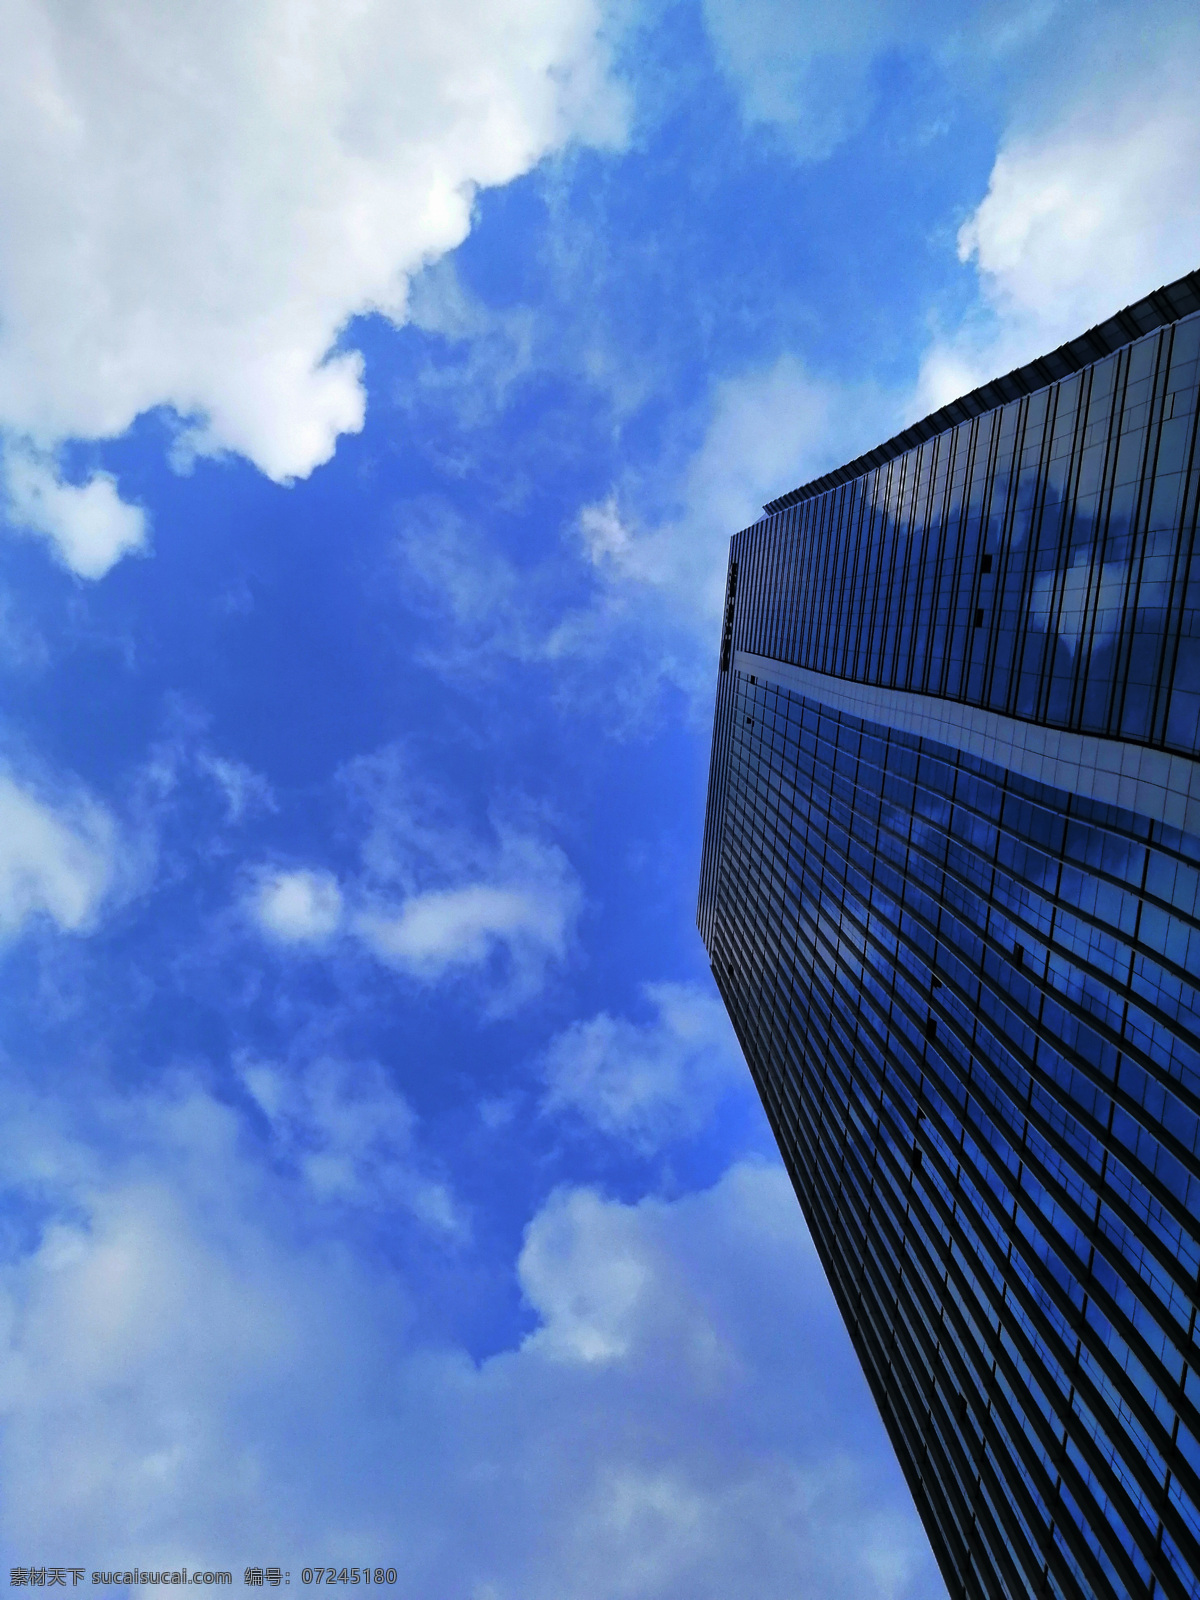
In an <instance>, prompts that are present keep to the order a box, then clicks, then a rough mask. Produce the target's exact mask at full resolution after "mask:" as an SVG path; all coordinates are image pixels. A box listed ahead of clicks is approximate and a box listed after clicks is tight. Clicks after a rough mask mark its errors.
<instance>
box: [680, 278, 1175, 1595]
mask: <svg viewBox="0 0 1200 1600" xmlns="http://www.w3.org/2000/svg"><path fill="white" fill-rule="evenodd" d="M1198 356H1200V274H1197V275H1193V276H1191V277H1189V278H1186V279H1182V280H1180V281H1179V282H1178V283H1175V284H1171V285H1169V286H1168V287H1167V288H1166V289H1162V290H1159V291H1158V292H1157V293H1155V294H1153V295H1150V296H1149V297H1148V298H1147V299H1145V300H1143V301H1140V302H1139V303H1138V304H1136V305H1134V306H1131V307H1130V308H1128V309H1127V310H1126V311H1124V312H1122V313H1120V314H1119V315H1118V316H1116V317H1114V318H1113V319H1112V320H1111V321H1109V322H1107V323H1104V324H1103V325H1101V326H1100V327H1098V328H1094V329H1092V330H1091V332H1089V333H1087V334H1085V335H1083V336H1082V337H1081V338H1079V339H1076V340H1073V341H1072V342H1071V343H1070V344H1068V345H1065V346H1064V347H1063V348H1062V349H1060V350H1057V351H1055V352H1054V353H1053V354H1052V355H1050V356H1047V357H1046V358H1045V359H1044V360H1041V361H1037V362H1034V363H1032V364H1031V365H1030V366H1027V367H1022V368H1020V369H1019V370H1018V371H1016V372H1013V373H1010V374H1009V375H1008V376H1007V377H1005V378H1002V379H999V380H997V381H996V382H995V383H992V384H989V385H987V386H986V387H985V388H983V389H980V390H976V391H975V392H974V393H972V394H970V395H967V396H966V397H965V398H964V399H962V400H960V401H957V402H955V403H954V404H953V405H950V406H947V407H946V408H945V409H944V410H942V411H939V412H937V413H936V414H935V415H933V416H931V417H929V418H927V419H926V420H925V421H924V422H921V423H919V424H917V425H916V426H915V427H913V428H910V429H908V430H907V431H906V432H905V433H903V434H901V435H899V436H898V437H897V438H895V439H892V440H891V441H889V442H888V443H887V444H885V445H883V446H881V447H880V448H879V449H877V450H874V451H872V452H871V453H870V454H869V455H866V456H863V457H862V458H860V459H859V460H856V461H853V462H851V463H850V464H849V465H848V466H846V467H843V468H842V469H840V470H839V471H837V472H832V473H829V474H828V475H827V476H826V477H823V478H820V479H817V480H816V481H815V482H813V483H810V484H808V485H806V486H805V487H804V488H801V489H797V490H796V491H794V492H793V493H791V494H788V495H785V496H784V497H783V498H782V499H779V500H776V501H773V502H772V503H771V504H770V505H768V506H767V507H766V508H765V509H766V513H767V514H766V516H765V517H764V518H763V519H762V520H761V521H759V522H757V523H755V524H754V526H753V527H750V528H747V529H745V530H744V531H743V532H741V533H739V534H737V535H736V536H735V537H734V539H733V541H732V544H731V549H730V560H729V575H728V587H727V592H726V609H725V619H724V631H723V635H722V640H721V655H720V669H719V673H718V687H717V707H716V722H715V732H714V738H713V754H712V768H711V774H710V780H709V794H708V811H707V818H706V825H705V838H704V859H703V867H702V880H701V889H700V902H699V924H700V930H701V933H702V935H703V938H704V941H705V944H706V945H707V948H708V951H709V954H710V957H711V960H712V965H713V971H714V973H715V975H716V980H717V983H718V985H719V987H720V990H721V993H722V995H723V997H724V999H725V1003H726V1005H727V1007H728V1009H729V1013H730V1016H731V1017H732V1019H733V1022H734V1025H735V1027H736V1029H737V1033H738V1036H739V1038H740V1040H741V1043H742V1047H743V1049H744V1051H745V1054H746V1059H747V1061H748V1062H749V1064H750V1068H751V1071H752V1072H753V1075H754V1078H755V1081H756V1083H757V1086H758V1090H759V1093H760V1094H761V1096H762V1100H763V1104H764V1106H765V1107H766V1110H767V1114H768V1116H769V1118H770V1120H771V1124H772V1126H773V1128H774V1131H775V1135H776V1138H777V1139H778V1141H779V1146H780V1149H781V1151H782V1153H783V1157H784V1160H785V1162H786V1163H787V1166H788V1170H789V1172H790V1174H791V1177H792V1181H793V1183H794V1185H795V1188H796V1193H797V1195H798V1196H799V1199H800V1204H801V1206H802V1207H803V1210H804V1215H805V1217H806V1218H807V1220H808V1224H809V1227H810V1229H811V1232H812V1235H813V1238H814V1240H815V1242H816V1245H817V1248H818V1250H819V1252H820V1255H821V1259H822V1261H823V1263H824V1266H825V1270H826V1272H827V1274H828V1276H829V1281H830V1283H831V1285H832V1287H833V1291H834V1294H835V1295H836V1297H837V1300H838V1303H839V1306H840V1308H841V1311H842V1314H843V1316H844V1318H845V1320H846V1325H847V1328H848V1329H849V1332H850V1336H851V1339H852V1340H853V1343H854V1346H855V1349H856V1350H857V1352H858V1355H859V1358H860V1359H861V1361H862V1364H863V1367H864V1369H865V1371H866V1375H867V1378H868V1380H869V1382H870V1385H871V1388H872V1390H873V1393H874V1396H875V1399H876V1401H877V1403H878V1405H879V1409H880V1411H881V1413H882V1415H883V1418H884V1421H885V1423H886V1425H887V1428H888V1432H889V1434H890V1436H891V1439H892V1442H893V1444H894V1446H895V1449H896V1451H897V1454H898V1456H899V1458H900V1462H901V1464H902V1466H903V1469H904V1472H905V1474H906V1476H907V1479H908V1482H909V1485H910V1487H911V1489H912V1492H913V1495H914V1497H915V1499H916V1502H917V1505H918V1508H919V1510H920V1513H921V1516H922V1518H923V1520H924V1523H925V1527H926V1529H927V1531H928V1533H929V1537H930V1539H931V1541H932V1543H933V1547H934V1551H935V1553H936V1555H937V1558H938V1561H939V1563H940V1566H941V1569H942V1572H943V1574H944V1577H945V1580H946V1583H947V1585H948V1587H949V1590H950V1593H951V1595H952V1596H953V1597H955V1600H957V1597H958V1596H970V1597H975V1596H994V1597H996V1600H1010V1597H1014V1596H1061V1597H1064V1600H1075V1597H1077V1596H1081V1595H1082V1596H1105V1597H1120V1600H1125V1597H1128V1596H1134V1595H1138V1596H1142V1595H1145V1596H1151V1595H1153V1596H1158V1595H1162V1596H1170V1597H1176V1596H1178V1597H1180V1600H1182V1597H1186V1596H1197V1595H1200V1371H1198V1370H1197V1368H1198V1366H1200V1353H1198V1351H1197V1343H1196V1335H1197V1329H1196V1306H1197V1298H1198V1290H1197V1285H1198V1274H1200V1156H1198V1149H1200V993H1198V988H1200V908H1198V893H1200V736H1198V729H1200V536H1198V535H1197V504H1198V500H1200V450H1198V448H1197V441H1196V411H1197V404H1196V402H1197V376H1198V375H1197V358H1198Z"/></svg>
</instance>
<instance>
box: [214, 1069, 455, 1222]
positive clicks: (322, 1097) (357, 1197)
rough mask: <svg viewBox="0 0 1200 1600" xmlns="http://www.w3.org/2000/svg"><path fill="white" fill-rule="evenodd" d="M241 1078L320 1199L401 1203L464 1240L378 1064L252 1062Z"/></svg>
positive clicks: (403, 1104)
mask: <svg viewBox="0 0 1200 1600" xmlns="http://www.w3.org/2000/svg"><path fill="white" fill-rule="evenodd" d="M240 1073H241V1078H242V1081H243V1083H244V1084H245V1085H246V1088H247V1090H248V1091H249V1093H250V1095H251V1096H252V1097H253V1099H254V1101H255V1103H256V1104H257V1106H258V1107H259V1109H260V1110H261V1111H262V1113H263V1115H264V1116H265V1117H266V1119H267V1122H268V1124H269V1126H270V1129H271V1135H272V1144H273V1147H274V1148H275V1149H277V1150H278V1151H279V1152H280V1154H281V1155H282V1156H283V1157H284V1158H285V1159H287V1160H288V1161H291V1162H292V1163H293V1164H294V1165H295V1166H296V1168H297V1169H298V1170H299V1172H300V1173H301V1174H302V1175H303V1178H304V1181H305V1183H306V1184H307V1185H308V1187H309V1188H310V1190H311V1191H312V1193H313V1194H314V1195H315V1197H316V1198H317V1199H318V1200H320V1201H325V1202H339V1203H344V1204H347V1205H356V1206H365V1207H369V1208H371V1209H375V1210H378V1209H394V1208H395V1207H397V1206H400V1207H403V1208H404V1209H405V1210H407V1211H410V1212H411V1213H412V1214H413V1215H414V1216H415V1217H416V1218H417V1219H418V1220H419V1221H421V1222H423V1223H425V1224H426V1225H427V1226H428V1227H430V1228H432V1229H434V1231H435V1232H437V1233H440V1234H443V1235H445V1236H446V1237H449V1238H453V1239H457V1240H462V1239H464V1238H465V1237H466V1235H467V1231H468V1226H467V1221H466V1217H465V1215H464V1213H463V1211H462V1208H461V1207H460V1206H459V1204H458V1203H457V1201H456V1200H455V1199H454V1196H453V1194H452V1193H451V1191H450V1188H449V1185H448V1184H447V1183H446V1181H445V1180H444V1179H442V1178H440V1177H438V1176H436V1174H434V1172H433V1171H432V1170H431V1166H430V1163H429V1161H428V1160H427V1159H426V1158H424V1157H423V1156H422V1155H421V1153H420V1152H419V1151H418V1149H417V1141H416V1125H417V1119H416V1116H415V1115H414V1113H413V1110H412V1107H411V1106H410V1105H409V1103H408V1101H407V1100H406V1099H405V1098H404V1096H403V1095H402V1094H401V1093H400V1091H399V1090H398V1089H397V1088H396V1087H395V1085H394V1084H393V1083H392V1082H391V1080H390V1079H389V1077H388V1075H387V1073H386V1072H385V1071H384V1069H383V1067H382V1066H381V1065H380V1064H379V1063H378V1062H374V1061H368V1062H361V1061H356V1062H349V1061H339V1060H335V1059H331V1058H328V1057H323V1058H321V1059H319V1060H317V1061H313V1062H309V1063H307V1064H305V1065H303V1066H302V1067H300V1068H299V1069H296V1068H295V1067H293V1066H290V1065H283V1064H280V1063H277V1062H266V1061H257V1060H252V1059H251V1060H245V1061H243V1062H242V1063H241V1066H240Z"/></svg>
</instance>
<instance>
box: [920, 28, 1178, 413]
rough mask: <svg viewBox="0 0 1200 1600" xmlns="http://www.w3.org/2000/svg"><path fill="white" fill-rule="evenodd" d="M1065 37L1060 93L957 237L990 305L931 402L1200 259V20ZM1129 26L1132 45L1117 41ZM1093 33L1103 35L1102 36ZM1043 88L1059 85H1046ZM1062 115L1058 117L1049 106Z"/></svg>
mask: <svg viewBox="0 0 1200 1600" xmlns="http://www.w3.org/2000/svg"><path fill="white" fill-rule="evenodd" d="M1127 22H1128V18H1127V16H1126V15H1125V14H1123V13H1121V14H1119V16H1118V17H1117V21H1116V22H1115V23H1114V22H1113V21H1111V20H1109V21H1108V22H1107V24H1106V25H1104V26H1101V27H1099V28H1097V29H1095V30H1093V29H1092V28H1091V25H1090V21H1089V22H1088V23H1087V27H1088V37H1087V41H1086V43H1085V42H1083V41H1081V39H1079V38H1073V39H1070V40H1068V41H1066V43H1065V45H1064V48H1063V51H1062V54H1061V57H1060V59H1059V61H1058V62H1057V63H1056V69H1055V70H1056V77H1055V80H1054V81H1055V93H1054V94H1053V95H1052V96H1045V95H1042V96H1041V101H1042V104H1041V105H1040V106H1039V110H1038V114H1037V116H1036V117H1034V116H1032V115H1028V114H1025V115H1023V114H1020V113H1017V114H1016V116H1015V119H1014V125H1013V126H1012V127H1010V129H1009V131H1008V132H1007V133H1006V134H1005V136H1004V138H1003V140H1002V141H1001V146H1000V150H999V152H998V154H997V156H996V161H995V164H994V166H993V168H992V173H991V177H990V180H989V184H988V192H987V194H986V196H985V197H984V198H983V200H982V201H981V202H980V204H979V205H978V206H977V207H976V209H975V210H974V212H973V213H972V214H971V216H970V217H969V218H968V219H967V220H966V222H965V223H964V224H963V226H962V228H961V230H960V232H959V235H958V247H959V254H960V256H961V258H962V259H963V260H964V261H971V262H973V263H974V265H975V267H976V269H977V271H978V274H979V282H980V290H981V297H982V306H981V310H980V312H978V313H977V314H976V315H975V316H973V317H972V318H970V319H968V321H967V323H966V324H965V325H964V326H963V327H962V328H961V329H959V330H957V331H954V332H951V333H948V334H946V335H945V336H943V337H940V338H939V339H938V340H937V341H936V342H935V344H934V346H933V348H932V349H931V350H930V352H929V353H928V355H927V357H926V360H925V363H924V366H923V370H922V375H921V385H920V391H919V394H918V397H917V401H916V409H917V410H918V411H928V410H930V409H931V408H933V407H935V406H938V405H942V404H944V403H945V402H946V401H947V400H950V399H953V398H954V397H955V396H956V395H958V394H962V393H964V392H965V391H967V390H969V389H971V388H974V387H975V386H976V385H978V384H979V383H982V382H985V381H986V380H987V379H989V378H993V377H996V376H998V375H999V374H1000V373H1003V372H1007V371H1009V370H1011V368H1013V367H1014V366H1017V365H1020V364H1021V363H1022V362H1025V361H1029V360H1032V359H1033V358H1034V357H1036V356H1039V355H1042V354H1044V353H1045V352H1046V351H1047V350H1050V349H1053V348H1054V347H1055V346H1056V345H1059V344H1061V343H1062V342H1063V341H1064V340H1066V339H1070V338H1073V337H1074V336H1075V335H1076V334H1079V333H1082V332H1083V331H1084V330H1085V329H1086V328H1088V327H1090V326H1092V325H1093V324H1094V323H1097V322H1101V321H1103V320H1105V319H1106V318H1108V317H1110V316H1111V315H1112V314H1113V313H1114V312H1115V311H1118V310H1120V309H1121V307H1122V306H1125V305H1128V304H1129V303H1130V302H1131V301H1134V300H1138V299H1140V298H1141V297H1142V296H1143V295H1145V294H1147V293H1148V292H1149V291H1150V290H1152V289H1156V288H1158V287H1159V285H1160V284H1163V283H1166V282H1169V281H1170V280H1171V279H1173V278H1177V277H1180V276H1181V275H1182V274H1183V273H1185V272H1190V271H1194V270H1195V268H1196V265H1197V263H1198V262H1200V114H1198V113H1197V108H1196V96H1195V82H1196V73H1197V70H1198V69H1200V27H1198V26H1197V24H1196V21H1195V17H1194V13H1192V12H1190V11H1188V12H1183V11H1180V10H1179V9H1177V8H1175V7H1172V6H1167V7H1164V8H1161V9H1160V10H1159V11H1158V12H1157V13H1156V14H1155V15H1154V16H1153V17H1148V18H1147V19H1146V26H1145V27H1140V28H1139V29H1138V30H1137V35H1136V37H1135V38H1134V39H1130V38H1129V37H1128V28H1127ZM1117 33H1119V36H1120V37H1119V41H1118V40H1117V38H1116V34H1117ZM1093 34H1096V35H1098V37H1093ZM1039 86H1040V87H1041V88H1042V89H1044V87H1045V82H1044V80H1039ZM1047 112H1049V114H1047Z"/></svg>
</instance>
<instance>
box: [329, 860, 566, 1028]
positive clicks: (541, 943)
mask: <svg viewBox="0 0 1200 1600" xmlns="http://www.w3.org/2000/svg"><path fill="white" fill-rule="evenodd" d="M579 906H580V890H579V884H578V880H577V879H576V877H575V874H574V873H573V871H572V870H571V866H570V863H569V862H568V861H567V858H566V856H565V855H564V854H563V853H562V851H561V850H559V849H558V847H557V846H556V845H550V844H546V843H544V842H542V841H540V840H538V839H535V838H532V837H529V836H522V835H520V834H516V833H507V832H506V833H505V834H503V835H502V838H501V841H500V846H499V849H498V850H497V852H496V855H495V858H494V860H493V861H492V862H491V863H490V866H489V868H488V876H487V877H486V878H485V879H484V880H483V881H476V882H467V883H460V884H457V885H455V886H454V887H452V888H444V889H425V890H423V891H420V892H418V893H415V894H410V895H408V896H407V897H406V898H404V899H402V900H401V901H400V902H399V903H398V904H396V903H395V902H394V901H393V900H391V897H390V896H388V895H387V893H386V891H385V892H384V893H381V894H379V895H377V896H375V897H374V904H370V903H369V904H368V905H367V907H366V909H364V910H363V911H361V912H360V913H359V915H358V916H357V917H356V918H355V922H354V929H355V932H356V933H357V934H358V936H359V937H360V938H361V939H362V940H363V941H364V943H365V944H366V945H367V947H368V948H369V949H370V950H371V951H372V952H373V954H374V955H375V956H377V957H378V959H379V960H380V961H384V962H386V963H387V964H388V965H389V966H394V967H397V968H398V969H400V970H401V971H403V972H406V973H408V974H410V975H411V976H412V977H415V978H419V979H422V980H425V981H435V980H437V979H439V978H442V977H445V976H446V975H447V974H448V973H451V972H452V971H454V970H455V969H457V968H463V967H480V966H484V965H486V964H487V963H488V962H490V961H491V959H492V958H493V956H495V955H497V954H500V955H502V956H503V958H504V961H505V963H506V966H507V968H508V972H509V979H508V983H507V985H506V989H505V994H506V1000H505V1002H504V1003H505V1004H509V1003H512V1002H513V1001H515V1000H517V999H523V998H525V997H526V996H527V995H529V994H531V993H533V992H534V991H535V990H536V989H537V988H539V987H540V986H541V983H542V980H543V977H544V974H545V969H546V966H547V964H548V963H549V962H551V961H561V960H562V958H563V957H564V956H565V954H566V951H567V945H568V941H569V939H570V935H571V931H572V928H573V926H574V923H575V918H576V916H577V915H578V912H579Z"/></svg>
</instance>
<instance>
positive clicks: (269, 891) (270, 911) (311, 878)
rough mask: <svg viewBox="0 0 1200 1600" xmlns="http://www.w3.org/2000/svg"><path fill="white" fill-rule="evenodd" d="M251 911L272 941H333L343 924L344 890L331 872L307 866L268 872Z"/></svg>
mask: <svg viewBox="0 0 1200 1600" xmlns="http://www.w3.org/2000/svg"><path fill="white" fill-rule="evenodd" d="M248 909H249V911H250V914H251V916H252V917H253V918H254V920H255V922H256V923H257V924H258V926H259V927H260V928H261V929H262V931H263V932H264V933H265V934H267V935H268V936H269V937H270V938H272V939H278V940H279V941H280V942H281V943H283V944H321V943H324V942H325V941H326V940H327V939H330V938H332V937H333V935H334V934H335V933H336V932H337V930H338V927H339V926H340V924H341V920H342V891H341V889H340V888H339V887H338V882H337V879H336V878H335V877H334V876H333V874H332V873H329V872H318V871H313V870H311V869H309V868H307V867H298V868H294V869H292V870H290V871H287V870H284V869H282V868H281V869H264V870H263V871H262V872H261V873H260V875H259V878H258V882H257V883H256V884H255V887H254V889H253V891H252V893H251V895H250V898H249V901H248Z"/></svg>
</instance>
